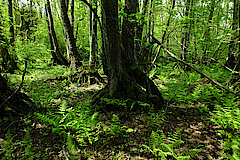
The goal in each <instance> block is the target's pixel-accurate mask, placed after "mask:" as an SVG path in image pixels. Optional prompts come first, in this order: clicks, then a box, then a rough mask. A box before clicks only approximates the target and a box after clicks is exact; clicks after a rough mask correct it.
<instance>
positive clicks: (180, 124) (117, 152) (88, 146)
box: [0, 76, 239, 160]
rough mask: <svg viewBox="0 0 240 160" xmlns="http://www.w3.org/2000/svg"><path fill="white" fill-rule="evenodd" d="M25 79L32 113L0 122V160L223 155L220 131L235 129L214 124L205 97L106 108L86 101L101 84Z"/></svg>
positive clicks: (113, 103)
mask: <svg viewBox="0 0 240 160" xmlns="http://www.w3.org/2000/svg"><path fill="white" fill-rule="evenodd" d="M27 79H28V80H26V83H25V84H24V87H23V89H22V92H24V93H26V94H27V95H28V96H29V97H30V98H31V99H32V100H33V101H34V102H35V106H34V107H35V111H34V112H33V113H30V114H29V115H27V116H22V117H19V116H10V118H5V119H2V120H1V121H0V133H1V135H0V158H1V159H197V160H205V159H207V160H208V159H223V154H224V152H225V153H226V151H224V141H226V140H229V139H230V138H229V137H228V136H226V134H224V132H227V131H229V132H231V134H232V135H237V134H238V133H239V132H238V130H231V129H230V130H229V128H226V127H224V128H223V126H222V125H219V124H217V123H215V122H213V119H214V117H215V116H216V115H215V114H214V111H215V108H214V106H213V105H210V104H209V103H204V101H205V99H204V100H203V101H202V102H203V103H201V102H200V100H199V102H197V103H196V101H194V103H182V102H181V103H180V102H174V101H169V103H168V105H167V106H164V107H163V108H162V109H160V110H158V111H156V110H151V109H150V110H146V111H143V110H139V111H138V110H132V111H131V110H130V111H129V110H126V108H125V106H126V102H124V101H110V100H108V99H106V100H104V101H103V102H102V104H103V105H106V106H107V107H112V106H117V107H120V108H121V107H122V109H120V110H116V111H109V112H105V111H97V110H95V109H94V108H93V107H92V105H91V104H90V102H91V99H92V95H93V94H94V93H95V92H96V91H98V90H100V89H101V88H102V87H103V85H102V84H93V85H89V84H77V83H72V82H71V81H69V80H67V79H61V78H52V77H48V76H43V77H39V78H37V79H35V80H32V79H31V76H30V77H27ZM160 86H161V87H162V88H164V87H165V86H164V84H161V85H160ZM184 98H187V97H184ZM104 103H105V104H104ZM141 106H142V107H144V106H148V105H147V104H141V103H140V105H139V107H141ZM96 107H97V106H96ZM98 107H99V106H98ZM220 131H224V132H220ZM232 152H233V150H232V149H230V151H229V153H230V154H233V153H232ZM237 156H238V155H237Z"/></svg>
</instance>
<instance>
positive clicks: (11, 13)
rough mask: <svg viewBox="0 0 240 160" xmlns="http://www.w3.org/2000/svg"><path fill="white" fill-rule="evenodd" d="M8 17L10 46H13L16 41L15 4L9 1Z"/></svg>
mask: <svg viewBox="0 0 240 160" xmlns="http://www.w3.org/2000/svg"><path fill="white" fill-rule="evenodd" d="M8 15H9V20H10V29H9V32H10V45H13V42H14V41H15V33H14V25H13V23H14V22H13V3H12V0H8Z"/></svg>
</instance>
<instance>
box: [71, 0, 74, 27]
mask: <svg viewBox="0 0 240 160" xmlns="http://www.w3.org/2000/svg"><path fill="white" fill-rule="evenodd" d="M71 25H72V28H73V32H74V0H72V2H71Z"/></svg>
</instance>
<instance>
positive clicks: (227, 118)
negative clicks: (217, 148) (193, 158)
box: [150, 63, 240, 160]
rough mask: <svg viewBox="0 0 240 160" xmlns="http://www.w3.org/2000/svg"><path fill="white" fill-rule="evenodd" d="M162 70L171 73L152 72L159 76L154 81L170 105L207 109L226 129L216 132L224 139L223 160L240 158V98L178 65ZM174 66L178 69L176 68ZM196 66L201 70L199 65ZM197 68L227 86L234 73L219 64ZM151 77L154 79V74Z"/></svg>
mask: <svg viewBox="0 0 240 160" xmlns="http://www.w3.org/2000/svg"><path fill="white" fill-rule="evenodd" d="M160 67H161V68H163V69H164V70H170V69H171V72H162V70H160V69H155V70H154V71H152V73H153V74H155V75H156V76H157V77H158V80H154V81H155V83H156V84H157V85H158V86H159V88H160V89H161V90H162V91H163V95H164V97H165V98H166V99H167V101H168V103H169V104H171V103H173V104H180V105H190V106H192V107H193V106H194V107H197V106H199V107H200V108H202V109H200V111H203V110H205V111H207V112H209V113H211V115H212V118H210V120H211V121H213V122H214V123H216V124H219V125H221V126H222V127H223V129H218V130H217V132H218V133H219V135H221V138H222V139H223V140H224V146H223V150H224V153H223V158H227V159H231V160H238V159H240V138H239V134H240V118H239V114H240V100H239V99H240V97H239V96H237V95H234V94H231V93H228V92H226V91H225V90H224V89H222V88H220V87H219V86H216V85H213V84H211V83H210V81H209V80H208V79H207V78H205V77H201V76H200V75H198V74H196V73H194V72H193V71H187V72H185V71H184V70H183V69H182V67H178V65H176V64H175V65H174V64H171V65H169V64H165V63H163V64H161V65H160ZM174 67H175V69H173V68H174ZM195 67H197V68H198V66H195ZM198 69H200V70H201V71H202V72H203V73H205V74H207V75H209V76H210V77H211V78H213V79H214V80H216V81H218V82H220V83H222V84H224V85H226V84H227V82H229V79H231V78H232V77H233V74H232V73H231V72H229V71H226V70H224V69H223V68H221V67H220V66H219V65H212V66H207V67H199V68H198ZM150 73H151V72H150ZM151 76H152V77H153V75H151ZM159 80H160V82H159ZM236 84H237V83H236ZM234 85H235V84H234ZM230 89H233V87H230ZM201 106H204V107H201ZM210 110H211V111H210Z"/></svg>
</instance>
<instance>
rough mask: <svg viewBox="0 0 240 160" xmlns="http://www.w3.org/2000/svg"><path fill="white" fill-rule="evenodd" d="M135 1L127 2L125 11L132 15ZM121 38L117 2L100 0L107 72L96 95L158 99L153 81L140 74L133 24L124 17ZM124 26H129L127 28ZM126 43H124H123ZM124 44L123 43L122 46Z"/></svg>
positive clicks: (134, 11) (161, 99) (159, 94)
mask: <svg viewBox="0 0 240 160" xmlns="http://www.w3.org/2000/svg"><path fill="white" fill-rule="evenodd" d="M135 5H137V1H136V0H130V1H126V9H125V12H127V14H129V15H130V14H134V13H136V10H135V9H133V8H131V7H133V6H135ZM124 21H125V22H126V23H125V24H124V25H123V31H122V41H121V40H120V32H119V20H118V1H116V0H102V24H103V34H104V35H103V37H104V38H105V39H104V43H103V45H104V46H103V48H104V58H105V62H104V63H106V64H105V65H104V67H106V69H105V70H107V71H108V85H107V86H106V87H105V88H104V89H103V90H102V92H100V93H99V95H98V98H99V97H107V98H123V99H133V100H140V101H144V102H152V101H153V100H154V101H155V102H158V104H159V105H162V103H163V98H162V95H161V93H160V92H159V90H158V89H157V87H156V86H155V85H154V83H153V82H152V81H151V80H150V79H149V78H148V76H147V75H146V74H145V73H143V72H142V71H141V70H140V69H139V66H138V65H137V63H136V60H135V59H134V35H135V32H134V28H135V23H134V22H131V21H129V19H125V20H124ZM125 27H129V30H127V29H126V28H125ZM126 42H127V43H126ZM122 44H123V45H122Z"/></svg>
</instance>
